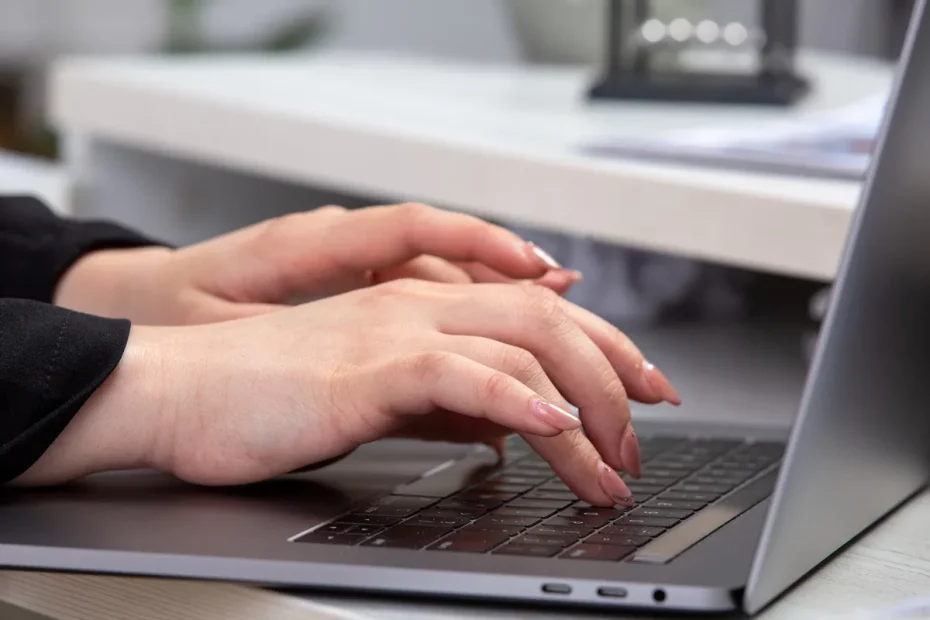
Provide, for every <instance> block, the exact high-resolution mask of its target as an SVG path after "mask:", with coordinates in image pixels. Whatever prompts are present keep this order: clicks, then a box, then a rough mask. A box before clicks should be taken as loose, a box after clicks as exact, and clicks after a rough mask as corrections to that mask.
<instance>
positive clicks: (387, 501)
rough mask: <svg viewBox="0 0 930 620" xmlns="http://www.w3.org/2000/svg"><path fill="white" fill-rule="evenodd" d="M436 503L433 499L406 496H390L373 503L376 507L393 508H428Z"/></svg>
mask: <svg viewBox="0 0 930 620" xmlns="http://www.w3.org/2000/svg"><path fill="white" fill-rule="evenodd" d="M435 503H436V499H435V498H432V497H407V496H404V495H388V496H386V497H382V498H380V499H377V500H375V501H373V502H372V505H375V506H390V507H392V508H416V509H417V510H419V509H421V508H426V507H427V506H432V505H433V504H435Z"/></svg>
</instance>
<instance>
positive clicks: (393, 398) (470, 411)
mask: <svg viewBox="0 0 930 620" xmlns="http://www.w3.org/2000/svg"><path fill="white" fill-rule="evenodd" d="M398 365H399V368H391V369H389V370H388V372H387V373H386V375H385V381H384V382H383V385H380V386H379V387H378V390H379V393H378V394H377V395H375V394H373V395H372V397H373V398H376V400H380V401H383V400H384V399H385V398H386V399H387V402H388V403H389V407H390V409H391V411H393V412H394V413H396V414H399V415H405V414H421V415H425V414H428V413H431V412H433V411H435V410H436V409H446V410H448V411H452V412H455V413H458V414H460V415H464V416H469V417H473V418H477V419H481V420H488V421H491V422H494V423H496V424H499V425H501V426H504V427H506V428H510V429H513V430H515V431H518V432H521V433H528V434H531V435H541V436H546V437H550V436H553V435H558V434H559V433H561V432H563V431H566V430H571V429H577V428H579V427H580V426H581V423H580V421H579V420H577V419H576V418H575V417H574V416H573V415H571V414H570V413H568V412H567V411H565V410H564V409H562V408H560V407H559V406H557V405H555V404H553V403H551V402H549V401H548V400H546V399H545V398H543V397H542V396H541V395H539V394H537V393H536V392H534V391H533V390H532V389H530V388H529V387H527V386H526V385H524V384H523V383H521V382H520V381H518V380H517V379H515V378H513V377H512V376H510V375H508V374H506V373H504V372H501V371H499V370H494V369H492V368H489V367H487V366H485V365H483V364H480V363H478V362H476V361H474V360H472V359H469V358H467V357H465V356H463V355H458V354H455V353H449V352H447V351H433V352H426V353H420V354H417V355H413V356H410V357H407V358H403V359H402V360H400V361H399V362H398Z"/></svg>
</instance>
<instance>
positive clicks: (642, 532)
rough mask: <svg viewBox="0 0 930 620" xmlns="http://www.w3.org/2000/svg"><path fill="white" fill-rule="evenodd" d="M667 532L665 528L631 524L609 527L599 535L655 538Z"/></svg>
mask: <svg viewBox="0 0 930 620" xmlns="http://www.w3.org/2000/svg"><path fill="white" fill-rule="evenodd" d="M665 532H666V530H665V528H664V527H648V526H641V525H630V524H615V525H608V526H607V527H605V528H604V529H602V530H601V531H600V532H598V534H610V535H617V536H644V537H646V538H655V537H656V536H660V535H662V534H664V533H665Z"/></svg>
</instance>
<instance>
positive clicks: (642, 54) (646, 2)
mask: <svg viewBox="0 0 930 620" xmlns="http://www.w3.org/2000/svg"><path fill="white" fill-rule="evenodd" d="M750 1H751V2H758V3H759V4H760V7H759V9H760V10H759V15H760V18H761V19H760V23H759V24H758V26H752V27H751V26H747V25H745V24H742V23H738V22H730V23H720V22H718V21H714V20H710V19H705V20H697V21H692V20H688V19H686V18H684V17H682V18H676V19H670V20H667V21H662V20H659V19H656V18H655V17H652V15H651V10H650V9H651V4H652V3H651V1H650V0H608V3H607V25H608V36H607V50H606V58H605V60H606V71H605V73H604V75H603V76H602V77H601V79H600V80H599V81H598V83H597V84H596V85H595V86H594V87H593V88H592V89H591V92H590V96H591V98H593V99H639V100H663V101H679V102H703V103H736V104H767V105H789V104H791V103H794V102H795V101H797V100H798V99H799V98H801V97H802V96H803V95H804V94H805V93H806V92H807V90H808V83H807V81H806V80H805V79H804V78H803V77H801V76H799V75H797V73H796V71H795V56H796V50H797V32H798V25H797V18H798V7H797V0H746V2H750ZM689 50H695V51H699V50H708V51H711V50H712V51H719V52H720V53H722V54H728V53H742V54H743V55H744V56H745V55H746V52H749V54H751V55H752V56H754V61H755V62H752V63H750V64H751V65H752V69H748V70H746V69H744V70H742V71H740V70H736V71H734V70H732V69H729V70H713V69H711V70H708V69H706V68H701V69H688V68H686V67H685V66H683V64H682V63H679V62H677V61H676V62H665V63H663V62H662V60H663V59H666V60H667V59H668V58H669V57H670V55H674V57H676V58H680V54H681V52H683V51H689Z"/></svg>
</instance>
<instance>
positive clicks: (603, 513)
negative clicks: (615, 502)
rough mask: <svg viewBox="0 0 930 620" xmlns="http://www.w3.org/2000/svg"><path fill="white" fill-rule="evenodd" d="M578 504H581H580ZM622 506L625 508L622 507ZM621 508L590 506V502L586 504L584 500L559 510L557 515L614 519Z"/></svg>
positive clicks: (620, 511) (618, 514)
mask: <svg viewBox="0 0 930 620" xmlns="http://www.w3.org/2000/svg"><path fill="white" fill-rule="evenodd" d="M578 504H581V505H580V506H579V505H578ZM622 508H625V506H624V507H622ZM622 512H623V511H622V510H618V509H617V508H604V507H602V506H592V505H591V504H586V503H585V502H578V503H577V504H575V505H573V506H571V507H569V508H566V509H565V510H563V511H561V512H560V513H559V515H561V516H563V517H570V516H574V515H577V516H579V517H595V516H600V517H606V518H607V519H608V520H610V519H616V518H617V517H619V516H620V514H621V513H622Z"/></svg>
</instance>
